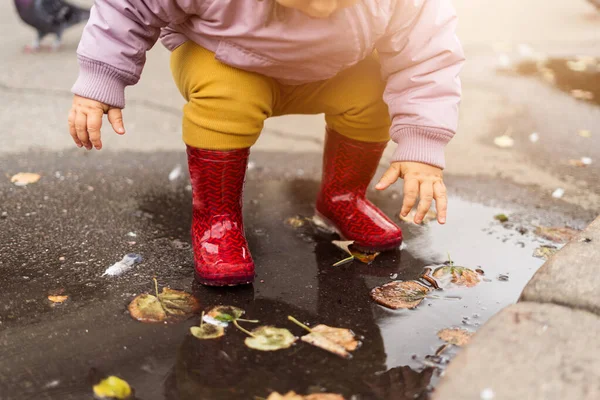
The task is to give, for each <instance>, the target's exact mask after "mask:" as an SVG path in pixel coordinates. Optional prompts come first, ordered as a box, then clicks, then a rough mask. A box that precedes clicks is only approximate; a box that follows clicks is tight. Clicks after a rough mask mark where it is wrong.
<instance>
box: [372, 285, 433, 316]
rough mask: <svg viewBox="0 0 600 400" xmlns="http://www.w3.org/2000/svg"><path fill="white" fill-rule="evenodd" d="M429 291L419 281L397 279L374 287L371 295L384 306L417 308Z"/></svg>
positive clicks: (395, 308)
mask: <svg viewBox="0 0 600 400" xmlns="http://www.w3.org/2000/svg"><path fill="white" fill-rule="evenodd" d="M427 293H429V289H428V288H427V287H425V286H424V285H422V284H420V283H418V282H415V281H395V282H390V283H386V284H385V285H383V286H378V287H376V288H373V290H371V297H372V298H373V300H375V301H376V302H377V303H379V304H381V305H382V306H385V307H388V308H391V309H394V310H397V309H400V308H407V309H411V308H415V307H416V306H418V305H419V304H420V303H421V302H422V301H423V299H424V298H425V296H427Z"/></svg>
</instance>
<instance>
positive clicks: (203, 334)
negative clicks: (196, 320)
mask: <svg viewBox="0 0 600 400" xmlns="http://www.w3.org/2000/svg"><path fill="white" fill-rule="evenodd" d="M190 332H191V333H192V335H194V337H196V338H198V339H203V340H205V339H217V338H220V337H221V336H223V335H225V329H224V328H223V327H222V326H219V325H211V324H202V325H200V326H192V327H191V328H190Z"/></svg>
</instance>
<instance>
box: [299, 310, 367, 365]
mask: <svg viewBox="0 0 600 400" xmlns="http://www.w3.org/2000/svg"><path fill="white" fill-rule="evenodd" d="M288 320H290V321H292V322H293V323H295V324H296V325H298V326H300V327H301V328H302V329H304V330H306V331H308V332H309V333H308V334H307V335H304V336H302V338H301V339H302V341H303V342H306V343H309V344H312V345H313V346H316V347H319V348H321V349H323V350H326V351H328V352H330V353H333V354H337V355H338V356H340V357H342V358H346V359H349V358H352V354H350V353H349V352H350V351H354V350H356V349H357V348H358V347H360V345H361V342H359V341H358V340H357V339H356V335H355V334H354V332H352V331H351V330H350V329H345V328H334V327H331V326H327V325H323V324H320V325H317V326H315V327H314V328H309V327H308V326H306V325H304V324H303V323H302V322H300V321H298V320H297V319H296V318H294V317H292V316H291V315H289V316H288Z"/></svg>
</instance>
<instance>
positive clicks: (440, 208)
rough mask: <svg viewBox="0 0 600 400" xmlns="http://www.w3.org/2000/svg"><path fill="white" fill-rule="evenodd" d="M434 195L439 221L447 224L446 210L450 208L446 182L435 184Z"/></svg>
mask: <svg viewBox="0 0 600 400" xmlns="http://www.w3.org/2000/svg"><path fill="white" fill-rule="evenodd" d="M433 197H434V198H435V208H436V210H437V215H438V218H437V219H438V222H439V223H440V224H445V223H446V211H447V210H448V197H447V194H446V185H444V182H436V183H434V184H433Z"/></svg>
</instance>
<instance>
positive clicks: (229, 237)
mask: <svg viewBox="0 0 600 400" xmlns="http://www.w3.org/2000/svg"><path fill="white" fill-rule="evenodd" d="M187 154H188V164H189V169H190V178H191V181H192V193H193V199H194V202H193V213H192V246H193V249H194V259H195V263H196V280H197V281H198V282H199V283H201V284H203V285H208V286H234V285H241V284H246V283H251V282H252V281H253V280H254V261H252V256H251V255H250V251H249V250H248V243H247V242H246V237H245V235H244V223H243V220H242V192H243V188H244V179H245V176H246V167H247V165H248V155H249V154H250V151H249V149H241V150H233V151H218V150H217V151H215V150H201V149H196V148H193V147H189V146H188V148H187Z"/></svg>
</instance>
